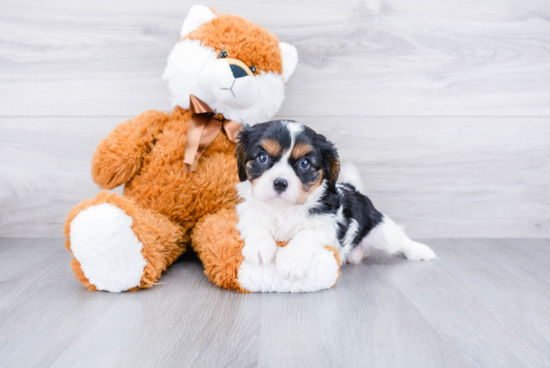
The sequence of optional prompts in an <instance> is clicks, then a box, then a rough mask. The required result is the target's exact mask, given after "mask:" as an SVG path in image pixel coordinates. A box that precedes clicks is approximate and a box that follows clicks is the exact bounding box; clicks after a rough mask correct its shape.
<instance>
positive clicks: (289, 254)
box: [276, 245, 314, 280]
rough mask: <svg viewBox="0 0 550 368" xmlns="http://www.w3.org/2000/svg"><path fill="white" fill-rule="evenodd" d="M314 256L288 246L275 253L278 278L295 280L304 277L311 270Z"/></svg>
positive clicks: (309, 252) (308, 252)
mask: <svg viewBox="0 0 550 368" xmlns="http://www.w3.org/2000/svg"><path fill="white" fill-rule="evenodd" d="M313 256H314V254H313V253H312V252H311V251H306V250H300V249H296V248H293V247H289V246H288V245H287V246H286V247H284V248H282V249H280V250H279V252H278V253H277V259H276V266H277V273H278V274H279V276H281V277H284V278H287V279H290V280H296V279H301V278H303V277H306V276H307V274H308V273H309V270H310V269H311V263H312V260H313Z"/></svg>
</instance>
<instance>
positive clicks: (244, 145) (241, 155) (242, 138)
mask: <svg viewBox="0 0 550 368" xmlns="http://www.w3.org/2000/svg"><path fill="white" fill-rule="evenodd" d="M251 129H252V128H251V127H250V125H244V126H243V129H242V130H241V131H240V132H239V135H238V136H237V140H236V146H235V158H236V159H237V167H238V168H239V180H240V181H246V180H247V175H246V157H247V152H248V149H249V148H250V131H251Z"/></svg>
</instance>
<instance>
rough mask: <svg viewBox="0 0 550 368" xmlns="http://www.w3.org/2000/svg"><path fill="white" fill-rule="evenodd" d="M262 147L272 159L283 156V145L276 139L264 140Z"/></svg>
mask: <svg viewBox="0 0 550 368" xmlns="http://www.w3.org/2000/svg"><path fill="white" fill-rule="evenodd" d="M260 146H261V147H262V148H263V149H264V150H265V151H266V152H267V154H268V155H270V156H271V157H277V156H280V155H281V152H282V147H281V144H280V143H279V142H277V141H276V140H275V139H271V138H268V139H264V140H263V141H262V143H260Z"/></svg>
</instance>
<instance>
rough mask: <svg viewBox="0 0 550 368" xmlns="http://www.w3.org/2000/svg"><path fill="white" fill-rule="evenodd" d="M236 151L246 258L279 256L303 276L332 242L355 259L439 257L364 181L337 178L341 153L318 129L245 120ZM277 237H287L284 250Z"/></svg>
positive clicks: (281, 268) (290, 272)
mask: <svg viewBox="0 0 550 368" xmlns="http://www.w3.org/2000/svg"><path fill="white" fill-rule="evenodd" d="M235 156H236V158H237V164H238V169H239V178H240V181H241V183H239V184H238V185H237V190H238V193H239V196H240V197H241V198H242V201H241V203H239V204H238V205H237V214H238V216H239V223H238V225H237V230H239V231H240V233H241V236H242V238H243V239H244V241H245V246H244V248H243V250H242V253H243V256H244V258H245V260H246V261H248V262H252V263H253V264H269V263H271V262H273V261H275V262H276V269H277V272H278V273H279V275H280V276H282V277H286V278H289V279H297V278H301V277H304V276H306V275H307V273H308V272H309V269H310V268H311V265H312V264H311V263H312V260H313V258H314V257H313V256H314V254H315V253H316V252H317V251H319V250H320V249H322V248H323V247H326V246H332V247H335V248H336V249H338V251H339V252H340V258H341V259H342V261H344V262H349V263H353V264H357V263H359V262H361V260H362V259H363V258H364V257H365V255H367V254H368V253H369V251H370V249H380V250H385V251H387V252H389V253H396V252H401V253H403V254H404V255H405V257H406V258H408V259H413V260H431V259H434V258H435V253H434V252H433V251H432V250H431V249H430V248H429V247H428V246H426V245H424V244H420V243H417V242H414V241H412V240H411V239H409V238H408V237H407V236H406V235H405V233H404V232H403V231H402V230H401V229H400V228H399V226H397V225H396V224H395V223H394V222H393V221H392V220H391V219H389V218H388V217H387V216H385V215H383V214H382V213H380V212H379V211H377V210H376V208H374V206H373V204H372V202H371V201H370V200H369V199H368V198H367V197H366V196H365V195H363V194H361V193H360V192H359V191H358V190H357V187H359V185H360V183H359V182H358V181H357V180H356V182H355V183H354V184H355V186H354V185H352V184H351V183H343V184H337V179H338V175H339V171H340V162H339V160H338V152H337V151H336V149H335V147H334V145H333V144H332V143H331V142H329V141H327V140H326V138H325V137H324V136H322V135H320V134H317V133H315V132H314V131H313V130H312V129H311V128H308V127H306V126H304V125H302V124H300V123H297V122H295V121H284V120H278V121H270V122H267V123H263V124H258V125H255V126H253V127H251V126H245V127H244V129H243V130H242V131H241V133H240V134H239V137H238V142H237V147H236V152H235ZM348 174H353V173H348ZM356 176H357V175H356ZM276 241H287V242H288V244H287V245H286V246H285V247H283V248H279V250H277V249H278V248H277V244H276Z"/></svg>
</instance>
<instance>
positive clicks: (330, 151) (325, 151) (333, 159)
mask: <svg viewBox="0 0 550 368" xmlns="http://www.w3.org/2000/svg"><path fill="white" fill-rule="evenodd" d="M317 145H318V146H319V147H320V149H321V154H322V155H323V165H324V167H323V171H324V173H323V174H324V177H325V178H327V181H328V190H329V191H330V192H332V193H336V181H337V180H338V175H339V174H340V159H339V158H338V150H336V147H334V144H332V142H330V141H327V139H326V138H325V137H324V136H323V135H321V134H318V135H317Z"/></svg>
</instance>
